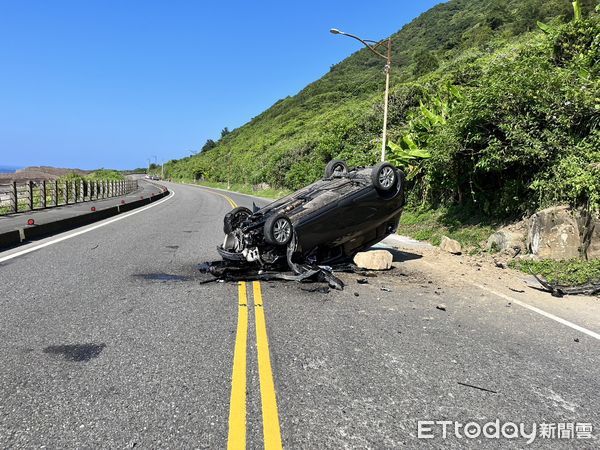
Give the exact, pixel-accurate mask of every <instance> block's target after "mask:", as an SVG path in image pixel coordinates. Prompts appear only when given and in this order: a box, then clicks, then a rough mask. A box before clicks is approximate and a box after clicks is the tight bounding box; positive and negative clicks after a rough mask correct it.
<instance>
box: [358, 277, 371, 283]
mask: <svg viewBox="0 0 600 450" xmlns="http://www.w3.org/2000/svg"><path fill="white" fill-rule="evenodd" d="M356 282H357V283H358V284H369V280H367V279H366V278H359V279H358V280H356Z"/></svg>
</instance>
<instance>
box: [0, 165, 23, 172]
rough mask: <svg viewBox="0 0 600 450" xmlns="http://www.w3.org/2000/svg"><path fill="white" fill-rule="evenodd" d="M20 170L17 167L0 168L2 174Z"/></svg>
mask: <svg viewBox="0 0 600 450" xmlns="http://www.w3.org/2000/svg"><path fill="white" fill-rule="evenodd" d="M20 168H21V167H16V166H0V173H14V172H16V171H17V170H19V169H20Z"/></svg>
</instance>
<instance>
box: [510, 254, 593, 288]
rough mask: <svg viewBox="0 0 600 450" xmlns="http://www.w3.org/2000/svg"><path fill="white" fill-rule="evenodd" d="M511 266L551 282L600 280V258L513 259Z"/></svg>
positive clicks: (570, 284) (563, 283) (574, 283)
mask: <svg viewBox="0 0 600 450" xmlns="http://www.w3.org/2000/svg"><path fill="white" fill-rule="evenodd" d="M508 265H509V266H510V267H511V268H513V269H517V270H520V271H522V272H525V273H533V274H535V275H541V276H543V277H544V278H545V279H546V280H548V281H549V282H550V283H558V284H561V285H565V286H577V285H581V284H585V283H589V282H600V259H595V260H592V261H583V260H579V259H571V260H568V261H553V260H549V259H544V260H541V261H531V260H513V261H510V262H509V264H508Z"/></svg>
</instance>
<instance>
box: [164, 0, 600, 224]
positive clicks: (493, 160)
mask: <svg viewBox="0 0 600 450" xmlns="http://www.w3.org/2000/svg"><path fill="white" fill-rule="evenodd" d="M580 4H581V9H582V17H583V19H582V20H574V17H573V8H572V5H571V2H570V1H569V0H493V1H492V0H451V1H449V2H448V3H444V4H440V5H438V6H436V7H434V8H433V9H431V10H430V11H428V12H427V13H425V14H423V15H422V16H420V17H419V18H417V19H416V20H414V21H413V22H412V23H411V24H409V25H407V26H406V27H404V28H403V29H402V30H401V31H400V32H398V33H397V34H395V35H394V36H392V38H393V42H394V44H393V61H394V64H393V67H392V76H393V79H392V86H393V88H392V95H391V98H390V105H391V106H390V108H391V109H390V118H389V135H390V139H391V140H392V141H393V142H395V143H396V144H397V146H394V145H393V144H390V146H391V147H393V148H396V149H398V148H400V149H402V148H404V149H407V148H418V149H423V150H426V151H428V152H429V153H430V154H431V158H430V159H427V160H424V161H422V163H421V165H422V170H421V171H420V172H419V174H418V175H417V176H415V177H414V179H413V180H412V186H411V189H410V192H411V199H410V200H411V203H412V204H413V205H423V207H424V208H425V210H428V209H431V208H453V207H456V206H457V205H458V206H460V207H462V208H466V209H465V210H475V211H477V213H478V215H483V216H487V217H489V218H491V219H493V220H502V219H505V218H511V217H516V216H518V215H520V214H523V213H525V212H528V211H532V210H533V209H535V208H539V207H542V206H546V205H549V204H552V203H557V202H569V203H571V204H574V205H584V206H588V207H590V208H592V209H599V208H600V128H599V127H600V82H599V77H598V75H599V71H600V65H599V59H600V38H599V35H600V19H599V18H598V15H597V14H596V13H595V12H594V9H595V6H596V0H580ZM538 22H541V23H540V24H538ZM382 83H383V72H382V61H381V60H379V59H378V58H377V57H375V56H373V55H372V54H371V53H369V52H368V51H367V50H364V49H363V50H361V51H358V52H357V53H355V54H354V55H352V56H351V57H349V58H347V59H346V60H344V61H342V62H341V63H339V64H337V65H335V66H333V67H332V68H331V70H330V71H329V73H327V74H326V75H325V76H324V77H323V78H321V79H320V80H318V81H316V82H314V83H312V84H310V85H309V86H307V87H306V88H305V89H303V90H302V91H301V92H300V93H298V94H297V95H295V96H293V97H287V98H285V99H282V100H280V101H279V102H277V103H276V104H275V105H273V106H272V107H271V108H269V109H268V110H266V111H265V112H263V113H262V114H261V115H259V116H258V117H256V118H254V119H252V120H251V121H250V122H249V123H247V124H246V125H244V126H242V127H240V128H238V129H236V130H233V131H229V130H224V132H223V133H222V135H221V138H220V139H219V140H218V141H217V142H212V141H210V142H207V143H206V144H205V146H204V148H203V151H201V152H200V153H199V154H198V155H195V156H190V157H188V158H184V159H182V160H179V161H171V162H169V163H167V164H166V165H165V172H166V176H168V177H172V178H175V179H184V178H187V179H199V178H201V177H202V178H204V179H207V180H211V181H217V182H227V181H230V182H235V183H241V184H248V185H253V184H258V183H262V182H267V183H269V184H270V185H271V186H273V187H276V188H287V189H296V188H298V187H300V186H302V185H305V184H307V183H309V182H312V181H314V180H315V179H316V178H318V177H320V176H321V174H322V170H323V167H324V165H325V164H326V162H327V161H328V160H330V159H332V158H341V159H345V160H347V161H349V163H350V164H354V165H368V164H372V163H374V162H375V161H376V160H377V157H378V152H379V146H380V143H381V141H380V134H381V130H380V128H381V121H382ZM389 159H390V160H391V161H393V162H396V163H400V162H401V161H400V158H399V157H397V155H395V154H394V151H393V149H390V153H389ZM443 211H445V210H443Z"/></svg>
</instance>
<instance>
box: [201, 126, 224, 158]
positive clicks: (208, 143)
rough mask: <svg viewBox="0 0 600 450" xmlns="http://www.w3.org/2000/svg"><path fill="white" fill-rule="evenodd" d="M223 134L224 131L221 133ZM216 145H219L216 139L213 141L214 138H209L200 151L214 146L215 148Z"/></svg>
mask: <svg viewBox="0 0 600 450" xmlns="http://www.w3.org/2000/svg"><path fill="white" fill-rule="evenodd" d="M225 129H227V128H225ZM222 134H223V133H221V135H222ZM216 146H217V143H216V142H215V141H213V140H212V139H207V140H206V142H205V143H204V145H203V146H202V149H201V150H200V153H202V152H206V151H208V150H210V149H212V148H215V147H216Z"/></svg>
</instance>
